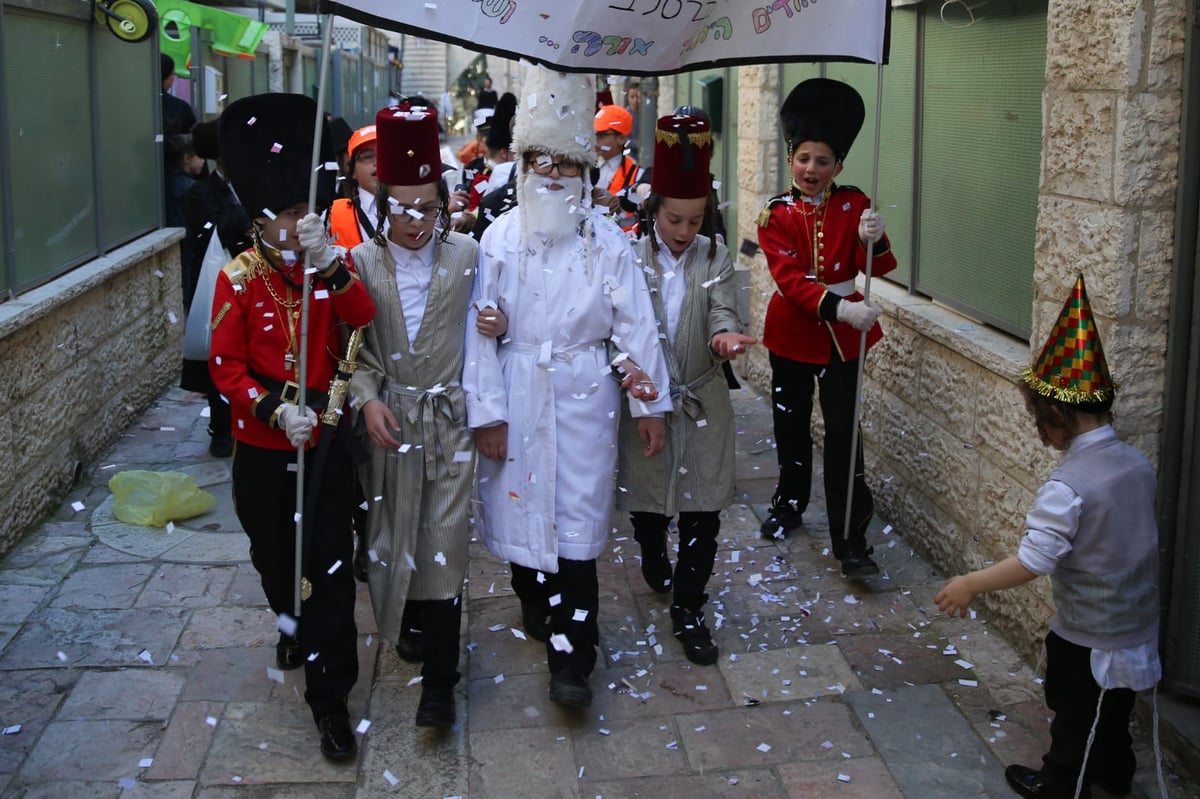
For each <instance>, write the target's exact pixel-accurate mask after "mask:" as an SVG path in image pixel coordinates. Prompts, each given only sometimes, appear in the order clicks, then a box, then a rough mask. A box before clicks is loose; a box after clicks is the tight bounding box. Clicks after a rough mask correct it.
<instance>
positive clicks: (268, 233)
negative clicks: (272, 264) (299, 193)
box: [255, 202, 308, 252]
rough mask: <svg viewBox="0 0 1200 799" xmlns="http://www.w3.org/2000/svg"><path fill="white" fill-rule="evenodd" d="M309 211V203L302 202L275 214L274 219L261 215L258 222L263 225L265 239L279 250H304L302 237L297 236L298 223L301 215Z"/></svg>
mask: <svg viewBox="0 0 1200 799" xmlns="http://www.w3.org/2000/svg"><path fill="white" fill-rule="evenodd" d="M307 213H308V203H307V202H301V203H296V204H295V205H293V206H291V207H289V208H285V209H283V210H282V211H280V212H279V213H277V214H276V215H275V218H274V219H271V218H270V217H266V216H261V217H259V218H258V219H257V220H255V221H256V222H258V223H259V224H260V225H261V226H262V231H263V232H262V237H263V241H264V242H266V243H267V244H269V245H271V246H272V247H274V248H276V249H278V250H291V251H292V252H303V250H304V248H303V247H301V246H300V239H298V238H296V223H297V222H299V221H300V217H302V216H304V215H305V214H307Z"/></svg>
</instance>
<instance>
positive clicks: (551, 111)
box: [513, 66, 596, 164]
mask: <svg viewBox="0 0 1200 799" xmlns="http://www.w3.org/2000/svg"><path fill="white" fill-rule="evenodd" d="M522 91H523V92H524V96H523V97H522V98H521V99H520V102H519V103H518V105H519V106H520V108H521V110H520V111H519V112H517V119H516V123H515V124H514V125H513V148H514V149H515V150H516V151H517V152H518V153H525V152H528V151H530V150H539V151H541V152H545V153H549V154H550V155H561V156H563V157H564V158H570V159H571V160H573V161H579V162H580V163H584V164H590V163H592V162H593V161H595V160H596V151H595V149H593V143H594V141H595V135H596V134H595V132H594V130H593V127H594V126H593V124H592V117H593V116H595V108H596V87H595V84H594V83H593V82H592V76H591V75H587V74H578V73H562V72H556V71H553V70H549V69H546V68H544V67H538V66H533V67H529V68H528V69H527V70H526V73H525V82H524V84H523V86H522Z"/></svg>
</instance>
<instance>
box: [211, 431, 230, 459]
mask: <svg viewBox="0 0 1200 799" xmlns="http://www.w3.org/2000/svg"><path fill="white" fill-rule="evenodd" d="M208 454H209V455H212V456H213V457H214V458H228V457H229V456H230V455H232V454H233V436H231V435H229V434H228V433H226V434H225V435H214V436H213V437H212V438H211V440H209V442H208Z"/></svg>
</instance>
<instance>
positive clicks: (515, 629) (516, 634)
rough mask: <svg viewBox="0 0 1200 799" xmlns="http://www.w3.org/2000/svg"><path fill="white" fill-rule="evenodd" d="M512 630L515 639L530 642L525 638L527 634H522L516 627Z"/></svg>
mask: <svg viewBox="0 0 1200 799" xmlns="http://www.w3.org/2000/svg"><path fill="white" fill-rule="evenodd" d="M511 629H512V634H513V638H519V639H520V640H522V641H528V640H529V639H528V638H526V637H525V633H524V632H522V631H521V630H518V629H517V628H516V627H513V628H511Z"/></svg>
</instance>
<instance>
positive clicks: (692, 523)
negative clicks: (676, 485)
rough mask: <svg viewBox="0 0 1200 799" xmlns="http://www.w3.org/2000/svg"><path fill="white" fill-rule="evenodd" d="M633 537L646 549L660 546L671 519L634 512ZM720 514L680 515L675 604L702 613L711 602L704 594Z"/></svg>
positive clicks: (710, 571) (692, 513) (713, 553)
mask: <svg viewBox="0 0 1200 799" xmlns="http://www.w3.org/2000/svg"><path fill="white" fill-rule="evenodd" d="M629 520H630V521H631V522H632V523H633V537H634V538H635V539H637V541H638V543H639V544H643V545H644V546H656V547H657V546H661V543H660V542H661V541H662V540H663V535H664V534H665V533H666V532H667V525H669V524H670V523H671V517H670V516H664V515H663V514H661V513H646V512H643V511H634V512H633V513H630V514H629ZM720 529H721V515H720V513H719V512H717V511H681V512H680V514H679V559H678V560H677V561H676V562H675V575H674V578H673V579H672V580H671V585H672V590H673V591H674V593H673V594H672V596H673V598H674V604H676V605H679V606H680V607H681V608H686V609H687V610H690V611H693V612H695V611H699V610H700V608H702V607H703V606H704V602H705V601H706V600H707V599H708V595H707V594H705V593H704V589H705V587H706V586H707V585H708V578H709V577H711V576H712V573H713V563H714V561H715V560H716V557H717V533H718V531H720Z"/></svg>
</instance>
